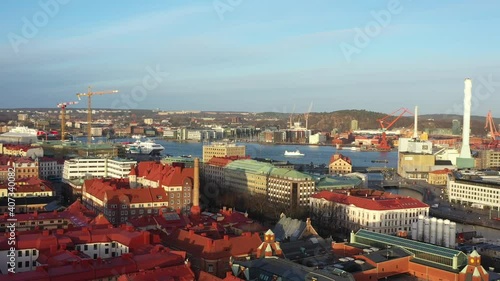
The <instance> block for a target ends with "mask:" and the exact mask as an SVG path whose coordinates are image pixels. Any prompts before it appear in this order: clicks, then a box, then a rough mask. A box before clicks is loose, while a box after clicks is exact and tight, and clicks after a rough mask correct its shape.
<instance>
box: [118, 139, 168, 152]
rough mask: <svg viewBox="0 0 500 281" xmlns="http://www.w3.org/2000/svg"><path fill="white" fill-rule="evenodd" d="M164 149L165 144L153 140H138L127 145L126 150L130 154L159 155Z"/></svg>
mask: <svg viewBox="0 0 500 281" xmlns="http://www.w3.org/2000/svg"><path fill="white" fill-rule="evenodd" d="M163 150H165V147H163V145H161V144H157V143H155V142H154V141H152V140H145V141H142V140H137V141H135V142H133V143H129V144H127V145H126V146H125V151H127V153H130V154H147V155H159V154H161V152H162V151H163Z"/></svg>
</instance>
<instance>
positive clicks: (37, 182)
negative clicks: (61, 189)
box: [0, 177, 52, 193]
mask: <svg viewBox="0 0 500 281" xmlns="http://www.w3.org/2000/svg"><path fill="white" fill-rule="evenodd" d="M16 183H17V185H16V192H25V193H30V192H50V191H52V184H51V183H50V182H48V181H44V180H41V179H39V178H36V177H31V178H24V179H19V180H17V181H16ZM7 188H8V186H7V183H5V184H0V189H7Z"/></svg>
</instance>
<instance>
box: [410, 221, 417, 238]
mask: <svg viewBox="0 0 500 281" xmlns="http://www.w3.org/2000/svg"><path fill="white" fill-rule="evenodd" d="M417 229H418V223H417V222H416V221H415V222H413V223H412V224H411V239H413V240H417V233H418V230H417Z"/></svg>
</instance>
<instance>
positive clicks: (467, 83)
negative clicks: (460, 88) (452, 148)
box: [460, 78, 472, 158]
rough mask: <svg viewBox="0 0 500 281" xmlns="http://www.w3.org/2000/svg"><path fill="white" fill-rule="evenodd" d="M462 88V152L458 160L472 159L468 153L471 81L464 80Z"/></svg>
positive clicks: (468, 79)
mask: <svg viewBox="0 0 500 281" xmlns="http://www.w3.org/2000/svg"><path fill="white" fill-rule="evenodd" d="M464 83H465V88H464V94H465V96H464V123H463V124H464V125H463V126H464V128H463V133H462V150H461V151H460V158H472V155H471V153H470V143H469V139H470V111H471V107H472V80H471V79H470V78H466V79H465V81H464Z"/></svg>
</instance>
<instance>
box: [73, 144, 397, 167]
mask: <svg viewBox="0 0 500 281" xmlns="http://www.w3.org/2000/svg"><path fill="white" fill-rule="evenodd" d="M79 140H80V139H79ZM82 140H83V139H82ZM102 140H104V138H95V142H98V141H102ZM112 141H113V142H116V143H118V142H133V141H135V140H134V139H128V138H127V139H114V140H112ZM155 142H156V143H158V144H161V145H163V146H164V147H165V150H164V151H163V154H164V155H166V154H169V155H173V156H180V155H191V156H193V157H201V156H202V146H203V144H202V143H200V142H194V143H193V142H174V141H166V140H163V139H156V140H155ZM238 144H239V145H245V146H246V154H247V155H250V156H251V157H252V158H270V159H273V160H278V161H290V162H291V163H293V164H311V162H313V163H314V164H315V165H320V164H327V165H328V163H329V162H330V157H331V156H332V155H333V154H335V153H337V152H338V153H342V154H343V155H344V156H347V157H349V158H351V161H352V164H353V166H354V167H356V168H364V167H386V168H396V167H397V160H398V154H397V151H391V152H377V151H352V150H348V149H345V150H337V149H336V148H335V147H334V146H316V145H273V144H258V143H246V142H245V143H238ZM285 150H288V151H295V150H300V152H301V153H303V154H304V156H302V157H285V156H284V152H285ZM372 160H382V161H379V163H373V162H372ZM384 162H387V163H384Z"/></svg>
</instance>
